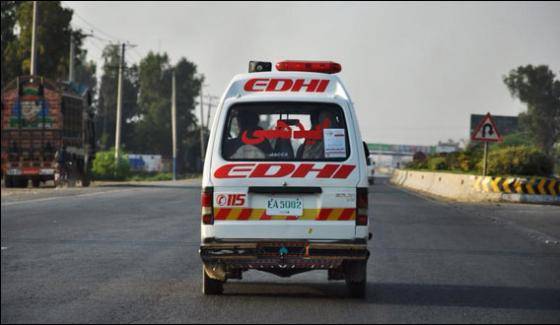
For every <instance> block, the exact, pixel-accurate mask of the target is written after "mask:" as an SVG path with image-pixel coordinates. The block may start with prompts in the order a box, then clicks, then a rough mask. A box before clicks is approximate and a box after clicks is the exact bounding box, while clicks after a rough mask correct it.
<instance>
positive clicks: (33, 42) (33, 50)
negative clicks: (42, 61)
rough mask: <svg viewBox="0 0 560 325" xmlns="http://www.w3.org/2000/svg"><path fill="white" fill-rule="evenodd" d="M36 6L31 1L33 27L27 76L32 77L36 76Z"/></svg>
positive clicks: (37, 17)
mask: <svg viewBox="0 0 560 325" xmlns="http://www.w3.org/2000/svg"><path fill="white" fill-rule="evenodd" d="M38 6H39V4H38V1H33V26H32V28H31V62H30V68H29V74H30V75H32V76H34V75H36V74H37V20H38V19H39V13H38V11H39V10H38V9H39V8H37V7H38Z"/></svg>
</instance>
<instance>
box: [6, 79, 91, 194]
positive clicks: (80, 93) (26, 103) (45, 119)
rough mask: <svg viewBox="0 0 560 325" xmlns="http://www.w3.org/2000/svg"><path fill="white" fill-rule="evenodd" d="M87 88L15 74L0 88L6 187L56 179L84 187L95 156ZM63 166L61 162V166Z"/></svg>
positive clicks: (88, 179)
mask: <svg viewBox="0 0 560 325" xmlns="http://www.w3.org/2000/svg"><path fill="white" fill-rule="evenodd" d="M93 118H94V113H93V110H92V108H91V94H90V91H89V90H88V89H87V88H85V87H83V86H80V85H78V84H75V83H69V82H54V81H52V80H49V79H46V78H43V77H40V76H21V77H18V78H16V79H15V80H13V81H12V82H10V83H8V84H7V85H6V87H5V88H4V89H3V90H2V119H1V122H2V123H1V126H2V152H1V156H2V177H3V178H4V183H5V186H6V187H27V186H28V184H29V181H31V183H32V185H33V186H34V187H38V186H40V184H41V183H44V182H47V181H57V180H58V179H59V178H60V173H64V178H65V179H67V180H69V181H79V182H81V184H82V186H89V183H90V175H91V173H90V171H91V165H92V160H93V158H94V156H95V134H94V127H93ZM62 165H63V166H62Z"/></svg>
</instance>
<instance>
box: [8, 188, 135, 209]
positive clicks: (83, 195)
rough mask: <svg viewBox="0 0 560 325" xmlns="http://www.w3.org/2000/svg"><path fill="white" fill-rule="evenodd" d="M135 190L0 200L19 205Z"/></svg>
mask: <svg viewBox="0 0 560 325" xmlns="http://www.w3.org/2000/svg"><path fill="white" fill-rule="evenodd" d="M137 190H138V188H132V189H125V190H111V191H103V192H93V193H82V194H77V195H67V196H55V197H46V198H42V199H34V200H22V201H14V202H5V203H4V202H2V207H5V206H13V205H20V204H30V203H38V202H46V201H54V200H58V199H71V198H82V197H88V196H96V195H101V194H109V193H123V192H131V191H137Z"/></svg>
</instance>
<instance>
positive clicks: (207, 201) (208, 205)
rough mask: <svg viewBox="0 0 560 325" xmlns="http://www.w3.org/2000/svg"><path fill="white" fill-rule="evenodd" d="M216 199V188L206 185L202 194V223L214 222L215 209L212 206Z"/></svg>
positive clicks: (211, 223)
mask: <svg viewBox="0 0 560 325" xmlns="http://www.w3.org/2000/svg"><path fill="white" fill-rule="evenodd" d="M213 200H214V189H213V188H211V187H205V188H204V189H202V192H201V194H200V205H201V207H202V213H201V214H202V224H204V225H213V224H214V211H213V210H214V209H213V207H212V205H213Z"/></svg>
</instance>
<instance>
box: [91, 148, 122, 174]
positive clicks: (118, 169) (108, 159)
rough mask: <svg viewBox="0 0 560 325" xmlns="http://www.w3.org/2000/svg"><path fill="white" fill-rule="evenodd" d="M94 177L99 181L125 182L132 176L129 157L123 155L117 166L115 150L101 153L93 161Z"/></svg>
mask: <svg viewBox="0 0 560 325" xmlns="http://www.w3.org/2000/svg"><path fill="white" fill-rule="evenodd" d="M93 176H94V178H95V179H99V180H125V179H126V178H127V177H129V176H130V164H129V162H128V157H127V156H126V155H125V154H121V156H120V157H119V162H118V163H117V164H115V150H114V149H111V150H109V151H100V152H98V153H97V154H96V155H95V159H94V160H93Z"/></svg>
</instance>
